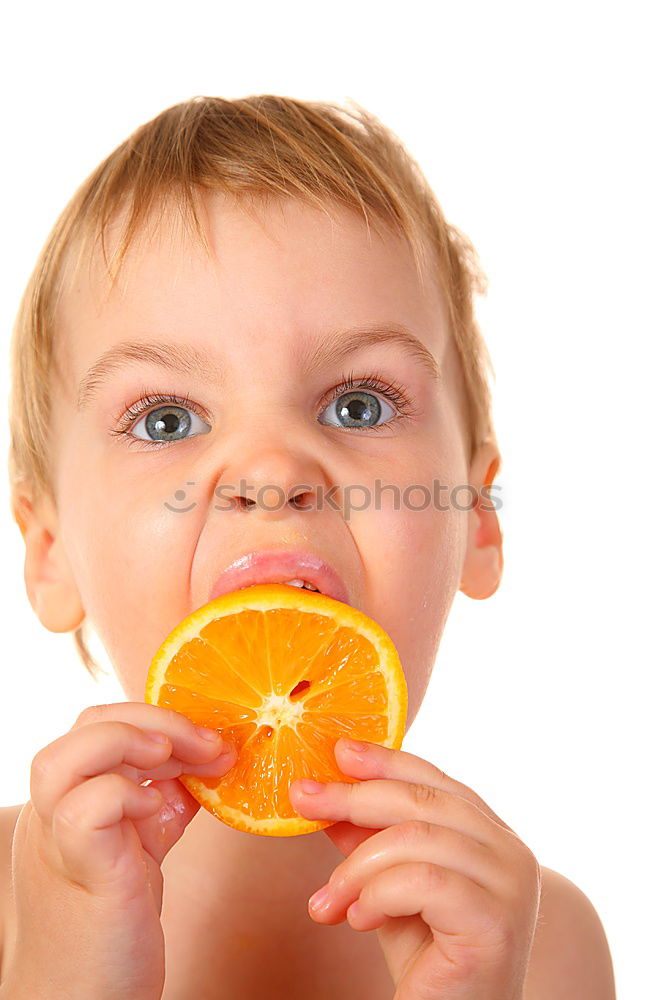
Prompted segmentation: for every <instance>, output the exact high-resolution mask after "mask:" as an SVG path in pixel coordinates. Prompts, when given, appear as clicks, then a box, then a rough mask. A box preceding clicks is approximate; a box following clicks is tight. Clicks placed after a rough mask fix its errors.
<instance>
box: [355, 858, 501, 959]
mask: <svg viewBox="0 0 667 1000" xmlns="http://www.w3.org/2000/svg"><path fill="white" fill-rule="evenodd" d="M415 914H419V915H420V916H421V917H422V919H423V920H424V921H425V922H426V923H427V924H428V926H429V927H430V928H431V932H432V933H433V937H434V940H436V943H439V944H440V945H441V947H442V948H443V950H445V948H446V946H447V943H448V941H447V939H448V938H449V939H450V940H449V945H450V946H451V944H452V941H453V939H455V938H465V937H468V936H474V937H475V938H476V939H479V937H483V936H484V935H487V934H491V933H492V931H493V929H494V928H495V927H497V926H498V925H499V921H500V906H499V903H498V901H497V900H496V898H495V896H494V895H493V893H491V892H489V891H488V890H487V889H484V888H483V887H482V886H479V885H477V883H476V882H473V881H472V880H471V879H469V878H467V877H466V876H465V875H461V874H459V872H453V871H449V870H448V869H447V868H441V867H440V866H438V865H433V864H429V863H424V862H412V863H409V864H403V865H397V866H396V867H395V868H388V869H385V871H382V872H380V873H379V874H378V875H376V876H375V877H374V878H372V879H371V881H370V882H368V883H367V884H366V885H365V886H364V888H363V889H362V890H361V893H360V895H359V898H358V900H356V901H355V903H353V904H352V906H351V907H349V908H348V911H347V919H348V922H349V924H350V926H351V927H352V928H353V929H354V930H357V931H370V930H376V929H377V928H378V927H382V925H383V924H385V923H386V922H387V920H388V919H389V918H390V917H408V916H413V915H415ZM440 935H443V936H444V940H440V941H438V938H439V937H440Z"/></svg>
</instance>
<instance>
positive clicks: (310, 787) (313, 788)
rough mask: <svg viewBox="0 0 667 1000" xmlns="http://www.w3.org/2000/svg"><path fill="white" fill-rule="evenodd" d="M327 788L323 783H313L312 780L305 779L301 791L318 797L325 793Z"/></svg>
mask: <svg viewBox="0 0 667 1000" xmlns="http://www.w3.org/2000/svg"><path fill="white" fill-rule="evenodd" d="M325 787H326V786H325V785H323V784H322V782H321V781H311V780H310V778H304V779H303V781H302V782H301V791H302V792H305V793H306V795H317V793H318V792H323V791H324V789H325Z"/></svg>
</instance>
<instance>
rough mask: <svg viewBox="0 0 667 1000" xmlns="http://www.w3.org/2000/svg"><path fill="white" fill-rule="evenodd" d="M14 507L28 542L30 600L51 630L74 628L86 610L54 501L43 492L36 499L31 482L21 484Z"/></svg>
mask: <svg viewBox="0 0 667 1000" xmlns="http://www.w3.org/2000/svg"><path fill="white" fill-rule="evenodd" d="M12 510H13V514H14V519H15V521H16V523H17V524H18V526H19V528H20V531H21V534H22V535H23V540H24V542H25V549H26V552H25V566H24V572H23V579H24V580H25V586H26V592H27V594H28V600H29V601H30V604H31V605H32V607H33V609H34V611H35V613H36V614H37V617H38V618H39V620H40V621H41V623H42V625H43V626H44V627H45V628H47V629H49V631H50V632H72V631H73V630H74V629H76V628H78V626H79V625H80V624H81V622H82V621H83V619H84V617H85V610H84V608H83V605H82V604H81V598H80V595H79V591H78V588H77V585H76V583H75V581H74V577H73V575H72V571H71V567H70V564H69V562H68V559H67V556H66V554H65V550H64V548H63V544H62V540H61V537H60V534H59V531H58V512H57V510H56V506H55V503H54V501H53V500H52V499H51V498H50V497H49V496H47V495H46V494H42V495H41V496H40V497H39V499H33V491H32V489H31V488H30V487H29V486H25V485H24V486H21V487H18V488H17V490H16V491H15V493H14V495H13V496H12Z"/></svg>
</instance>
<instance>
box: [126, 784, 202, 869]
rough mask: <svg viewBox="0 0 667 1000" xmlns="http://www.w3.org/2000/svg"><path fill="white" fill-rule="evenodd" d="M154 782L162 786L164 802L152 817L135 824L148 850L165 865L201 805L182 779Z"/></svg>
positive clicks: (143, 844) (157, 860)
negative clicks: (169, 854)
mask: <svg viewBox="0 0 667 1000" xmlns="http://www.w3.org/2000/svg"><path fill="white" fill-rule="evenodd" d="M151 785H153V786H155V787H156V788H159V790H160V791H161V792H162V796H163V799H164V802H163V803H162V804H161V805H160V808H159V809H158V810H157V811H156V812H155V813H153V814H152V815H151V816H146V817H145V818H144V819H140V820H135V821H134V826H135V828H136V831H137V834H138V835H139V839H140V840H141V843H142V846H143V848H144V850H145V851H147V852H148V853H149V854H150V855H151V857H152V858H154V859H155V861H156V862H157V864H158V865H161V864H162V862H163V861H164V859H165V857H166V855H167V854H168V853H169V851H170V850H171V849H172V847H173V846H174V844H175V843H176V842H177V841H178V840H180V838H181V837H182V836H183V832H184V830H185V828H186V826H187V825H188V823H189V822H190V821H191V820H192V819H194V817H195V816H196V814H197V812H198V811H199V809H200V805H199V803H198V802H197V800H196V799H194V798H193V797H192V795H190V793H189V791H188V790H187V788H186V787H185V785H183V784H182V783H181V782H180V781H179V780H178V778H166V779H165V780H164V781H152V782H151Z"/></svg>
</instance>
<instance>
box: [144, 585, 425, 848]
mask: <svg viewBox="0 0 667 1000" xmlns="http://www.w3.org/2000/svg"><path fill="white" fill-rule="evenodd" d="M145 700H146V701H147V702H148V703H149V704H152V705H161V706H163V707H164V708H170V709H172V710H173V711H175V712H180V713H181V714H182V715H185V716H187V718H188V719H190V720H191V721H192V722H194V723H196V724H197V725H199V726H207V727H208V728H210V729H216V730H217V731H218V732H220V733H221V734H222V736H223V737H224V739H225V740H227V741H229V742H230V743H233V744H234V745H235V747H236V750H237V753H238V758H237V760H236V762H235V763H234V766H233V767H232V769H231V770H230V771H228V772H227V774H225V775H223V776H222V777H221V778H219V777H214V778H199V777H197V776H196V775H192V774H183V775H181V777H180V781H182V783H183V784H184V785H185V787H186V788H187V789H188V791H189V792H190V794H191V795H192V796H193V797H194V798H195V799H196V800H197V801H198V802H199V803H200V804H201V805H202V806H204V808H205V809H208V811H209V812H210V813H212V814H213V815H214V816H217V817H218V819H220V820H222V822H223V823H226V824H227V825H228V826H231V827H234V828H235V829H237V830H245V831H247V832H248V833H257V834H263V835H264V836H268V837H293V836H297V835H299V834H304V833H312V832H314V831H315V830H322V829H324V828H325V827H327V826H331V825H332V823H333V820H328V821H322V820H309V819H304V817H303V816H301V815H300V814H299V813H297V812H295V810H294V808H293V806H292V804H291V802H290V800H289V795H288V789H289V786H290V785H291V783H292V782H293V781H296V780H297V779H298V778H314V779H315V780H316V781H347V782H354V781H356V780H357V779H356V778H352V777H351V776H350V775H346V774H343V772H342V771H341V770H340V769H339V767H338V764H337V763H336V758H335V756H334V746H335V743H336V741H337V740H338V739H339V738H340V737H341V736H349V737H350V738H351V739H360V740H366V741H368V742H371V743H379V744H382V745H383V746H387V747H392V748H394V749H400V747H401V743H402V741H403V737H404V735H405V720H406V715H407V704H408V694H407V686H406V683H405V677H404V676H403V670H402V668H401V663H400V660H399V658H398V653H397V652H396V649H395V647H394V645H393V643H392V641H391V639H390V638H389V636H388V635H387V633H386V632H385V631H384V630H383V629H382V628H381V627H380V626H379V625H378V624H377V622H375V621H373V619H372V618H369V617H368V616H367V615H364V614H363V613H362V612H361V611H358V610H357V609H356V608H353V607H350V605H348V604H343V603H341V602H340V601H335V600H333V598H331V597H326V596H325V595H324V594H320V593H317V592H314V591H309V590H305V589H300V588H298V587H294V586H290V585H288V584H272V583H266V584H257V585H255V586H252V587H245V588H243V589H242V590H235V591H233V592H232V593H230V594H225V595H224V596H222V597H218V598H216V599H215V600H214V601H211V602H210V603H209V604H205V605H204V606H203V607H201V608H199V609H198V610H197V611H195V612H193V614H191V615H189V616H188V617H187V618H185V619H184V620H183V621H182V622H181V623H180V625H178V626H177V627H176V628H175V629H174V630H173V631H172V632H171V633H170V634H169V635H168V636H167V638H166V639H165V640H164V642H163V643H162V645H161V646H160V648H159V649H158V651H157V653H156V654H155V656H154V657H153V660H152V663H151V666H150V670H149V672H148V680H147V683H146V696H145Z"/></svg>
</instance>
